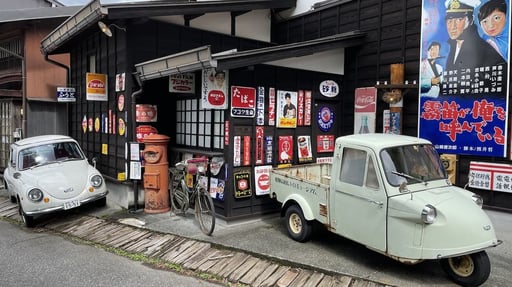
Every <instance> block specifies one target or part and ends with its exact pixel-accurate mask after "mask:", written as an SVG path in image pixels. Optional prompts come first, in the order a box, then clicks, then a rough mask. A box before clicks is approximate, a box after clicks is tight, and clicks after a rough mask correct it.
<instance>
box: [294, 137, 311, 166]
mask: <svg viewBox="0 0 512 287" xmlns="http://www.w3.org/2000/svg"><path fill="white" fill-rule="evenodd" d="M297 150H298V154H297V155H298V157H299V162H301V163H303V162H310V161H313V153H312V152H311V137H310V136H298V137H297Z"/></svg>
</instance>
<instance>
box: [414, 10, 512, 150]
mask: <svg viewBox="0 0 512 287" xmlns="http://www.w3.org/2000/svg"><path fill="white" fill-rule="evenodd" d="M500 3H501V4H500ZM503 3H505V4H506V5H503ZM509 4H510V3H509V0H505V1H497V0H483V1H480V0H471V1H467V0H459V1H457V0H448V1H425V0H424V1H423V14H422V21H421V23H422V27H421V62H420V71H419V74H420V85H419V96H420V100H419V101H418V103H419V107H418V115H419V131H418V136H419V137H422V138H426V139H428V140H430V141H432V142H433V143H434V145H435V147H436V149H437V150H438V151H439V152H440V153H450V154H465V155H475V156H488V157H494V156H499V157H505V156H506V143H507V135H508V131H507V129H508V125H507V122H508V116H507V114H508V97H507V94H508V86H509V83H508V73H509V52H508V46H509V42H510V38H509V34H508V31H509V27H510V17H509V16H508V15H510V6H509Z"/></svg>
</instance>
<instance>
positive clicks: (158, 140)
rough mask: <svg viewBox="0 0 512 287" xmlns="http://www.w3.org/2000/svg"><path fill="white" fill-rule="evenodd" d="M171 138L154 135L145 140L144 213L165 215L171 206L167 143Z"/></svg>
mask: <svg viewBox="0 0 512 287" xmlns="http://www.w3.org/2000/svg"><path fill="white" fill-rule="evenodd" d="M168 142H169V137H168V136H165V135H161V134H152V135H148V136H146V137H145V138H144V143H145V148H144V151H143V154H144V160H145V161H146V165H145V170H144V176H143V177H144V212H146V213H163V212H167V211H169V210H170V206H169V192H168V186H169V175H168V173H169V162H168V161H167V143H168Z"/></svg>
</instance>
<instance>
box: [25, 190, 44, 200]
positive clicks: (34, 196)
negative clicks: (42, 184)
mask: <svg viewBox="0 0 512 287" xmlns="http://www.w3.org/2000/svg"><path fill="white" fill-rule="evenodd" d="M27 197H28V199H30V200H31V201H34V202H38V201H41V200H42V199H43V192H42V191H41V190H40V189H39V188H34V189H31V190H30V191H29V192H28V194H27Z"/></svg>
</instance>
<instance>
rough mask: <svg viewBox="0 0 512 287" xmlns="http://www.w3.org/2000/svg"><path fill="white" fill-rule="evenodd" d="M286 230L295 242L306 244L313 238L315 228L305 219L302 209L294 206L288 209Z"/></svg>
mask: <svg viewBox="0 0 512 287" xmlns="http://www.w3.org/2000/svg"><path fill="white" fill-rule="evenodd" d="M286 229H288V234H289V235H290V237H291V238H292V239H293V240H295V241H299V242H306V241H308V240H309V239H310V238H311V233H312V231H313V226H312V225H311V222H309V221H307V220H306V219H305V218H304V214H303V213H302V210H301V209H300V207H299V206H297V205H292V206H290V207H288V209H286Z"/></svg>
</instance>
